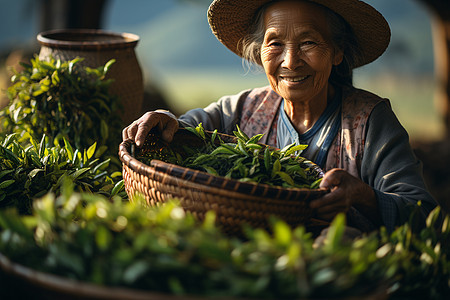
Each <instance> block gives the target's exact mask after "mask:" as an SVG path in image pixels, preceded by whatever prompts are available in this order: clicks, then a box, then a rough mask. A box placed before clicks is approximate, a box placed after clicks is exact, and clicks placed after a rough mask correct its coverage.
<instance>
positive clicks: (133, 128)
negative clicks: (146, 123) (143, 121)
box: [122, 121, 137, 140]
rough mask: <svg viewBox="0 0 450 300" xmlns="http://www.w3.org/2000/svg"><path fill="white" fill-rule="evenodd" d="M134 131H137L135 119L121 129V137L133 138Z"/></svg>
mask: <svg viewBox="0 0 450 300" xmlns="http://www.w3.org/2000/svg"><path fill="white" fill-rule="evenodd" d="M136 131H137V124H136V121H135V122H133V123H132V124H131V125H129V126H128V127H126V128H125V129H124V130H123V131H122V139H123V140H127V139H132V140H134V136H135V135H136Z"/></svg>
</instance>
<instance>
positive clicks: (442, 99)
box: [419, 0, 450, 140]
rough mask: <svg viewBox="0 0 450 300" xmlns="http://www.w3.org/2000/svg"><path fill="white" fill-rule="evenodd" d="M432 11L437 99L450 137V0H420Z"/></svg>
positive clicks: (448, 137)
mask: <svg viewBox="0 0 450 300" xmlns="http://www.w3.org/2000/svg"><path fill="white" fill-rule="evenodd" d="M419 2H421V3H423V4H424V5H425V6H426V7H427V8H428V9H429V10H430V12H431V13H432V16H433V18H432V28H433V45H434V54H435V55H434V56H435V70H436V71H435V73H436V80H437V83H438V86H437V92H436V101H437V107H438V109H439V111H440V112H441V113H442V117H443V119H444V124H445V131H446V132H445V134H446V139H447V140H449V139H450V2H449V1H448V0H419Z"/></svg>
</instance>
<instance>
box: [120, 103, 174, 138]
mask: <svg viewBox="0 0 450 300" xmlns="http://www.w3.org/2000/svg"><path fill="white" fill-rule="evenodd" d="M154 127H157V128H158V129H159V131H160V132H161V137H162V139H163V140H165V141H166V142H169V143H170V142H171V141H172V139H173V135H174V134H175V132H176V131H177V130H178V121H177V119H176V118H175V116H174V115H173V114H171V113H170V112H168V111H150V112H146V113H145V114H144V115H143V116H142V117H140V118H139V119H137V120H136V121H134V122H133V123H131V124H130V125H129V126H128V127H126V128H125V129H124V130H123V131H122V139H123V140H124V141H125V140H127V139H131V140H134V142H135V143H136V146H138V147H140V146H142V145H143V144H144V141H145V138H146V137H147V135H148V133H149V132H150V130H151V129H152V128H154Z"/></svg>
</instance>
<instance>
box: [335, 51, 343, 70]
mask: <svg viewBox="0 0 450 300" xmlns="http://www.w3.org/2000/svg"><path fill="white" fill-rule="evenodd" d="M343 59H344V52H342V50H340V49H336V50H335V51H334V59H333V65H335V66H337V65H339V64H340V63H341V62H342V60H343Z"/></svg>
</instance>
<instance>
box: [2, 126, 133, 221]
mask: <svg viewBox="0 0 450 300" xmlns="http://www.w3.org/2000/svg"><path fill="white" fill-rule="evenodd" d="M20 136H21V138H22V139H23V138H26V137H27V138H28V141H29V142H28V143H25V145H24V144H23V143H20V142H19V140H18V138H19V137H20ZM48 140H49V138H47V137H46V136H45V135H44V136H43V137H42V139H41V140H40V142H37V141H35V140H34V139H33V138H32V137H31V136H30V135H29V134H28V133H25V134H23V135H20V134H19V133H13V134H10V135H7V136H6V138H4V139H0V208H2V207H7V206H15V207H18V208H19V211H20V212H21V213H24V214H30V213H31V207H32V201H33V199H36V198H39V197H41V196H43V195H44V194H46V193H48V192H50V191H51V192H54V193H57V194H59V192H60V188H61V183H62V180H63V178H65V177H70V178H71V179H72V180H73V182H74V183H75V189H76V190H77V191H87V192H92V193H99V194H104V195H106V196H108V197H111V196H113V195H115V194H117V193H120V194H121V195H122V196H123V197H124V198H125V197H126V194H125V192H124V189H123V180H122V173H121V172H120V171H116V172H109V171H108V170H107V169H108V167H109V164H110V159H108V158H106V159H105V158H103V153H104V152H105V151H106V150H107V149H106V146H105V145H103V146H100V147H97V144H96V143H94V144H93V145H91V146H90V147H89V148H88V149H86V150H84V151H82V150H78V149H74V148H72V146H71V144H70V143H69V142H68V141H67V140H66V139H64V138H63V141H62V142H63V145H59V144H57V145H56V146H53V147H48V146H46V145H47V144H48Z"/></svg>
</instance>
